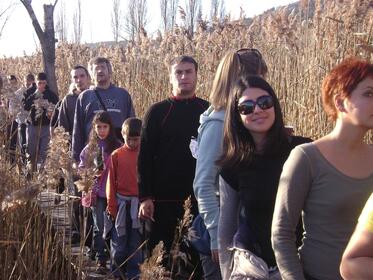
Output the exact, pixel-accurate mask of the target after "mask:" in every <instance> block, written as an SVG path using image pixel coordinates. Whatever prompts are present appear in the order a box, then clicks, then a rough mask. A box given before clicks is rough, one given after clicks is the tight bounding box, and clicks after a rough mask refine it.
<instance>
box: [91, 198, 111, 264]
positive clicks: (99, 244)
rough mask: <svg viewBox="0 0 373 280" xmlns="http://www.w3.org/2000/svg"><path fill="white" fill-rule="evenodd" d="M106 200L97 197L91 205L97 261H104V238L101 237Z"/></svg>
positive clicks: (105, 257) (105, 258)
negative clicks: (94, 203) (93, 204)
mask: <svg viewBox="0 0 373 280" xmlns="http://www.w3.org/2000/svg"><path fill="white" fill-rule="evenodd" d="M106 206H107V201H106V198H104V197H97V201H96V205H95V206H93V207H91V209H92V217H93V248H94V250H95V251H96V252H97V255H96V258H97V260H98V261H100V262H102V261H106V260H107V256H106V254H105V246H106V243H105V239H104V238H103V237H102V235H103V233H104V215H105V211H106Z"/></svg>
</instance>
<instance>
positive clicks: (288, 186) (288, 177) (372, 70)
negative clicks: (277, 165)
mask: <svg viewBox="0 0 373 280" xmlns="http://www.w3.org/2000/svg"><path fill="white" fill-rule="evenodd" d="M322 99H323V105H324V108H325V111H326V113H327V114H328V116H329V117H330V119H331V120H332V121H334V122H335V127H334V129H333V130H332V132H331V133H329V134H328V135H326V136H324V137H322V138H320V139H319V140H317V141H315V142H313V143H309V144H304V145H300V146H298V147H296V148H295V149H294V150H293V151H292V152H291V154H290V156H289V158H288V160H287V161H286V163H285V165H284V169H283V171H282V174H281V178H280V183H279V188H278V193H277V198H276V206H275V212H274V215H273V222H272V244H273V249H274V251H275V256H276V262H277V265H278V267H279V270H280V272H281V276H282V278H283V279H296V280H302V279H319V280H321V279H323V280H324V279H328V280H329V279H330V280H331V279H333V280H336V279H342V278H341V275H340V273H339V263H340V261H341V257H342V254H343V250H344V249H345V247H346V245H347V243H348V240H349V237H350V236H351V234H352V232H353V230H354V228H355V224H356V220H357V218H358V216H359V213H360V212H361V209H362V208H363V206H364V203H365V201H366V200H367V199H368V198H369V195H370V194H371V193H372V191H373V146H372V145H369V144H366V143H365V142H364V137H365V136H366V134H367V132H368V131H369V130H371V129H372V128H373V64H371V63H369V62H366V61H362V60H358V59H356V58H351V59H348V60H346V61H344V62H342V63H341V64H340V65H338V66H336V67H335V68H334V69H333V70H332V71H331V72H330V73H329V74H328V75H327V76H326V78H325V80H324V82H323V85H322ZM301 214H302V218H303V226H304V234H303V240H302V243H303V245H302V246H301V247H300V248H299V249H298V251H297V248H296V245H295V242H294V239H295V234H294V233H295V228H296V226H297V223H298V220H299V216H300V215H301Z"/></svg>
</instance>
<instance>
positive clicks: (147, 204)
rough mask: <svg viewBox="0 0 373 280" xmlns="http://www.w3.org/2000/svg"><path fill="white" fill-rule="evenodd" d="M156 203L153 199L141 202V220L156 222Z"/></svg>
mask: <svg viewBox="0 0 373 280" xmlns="http://www.w3.org/2000/svg"><path fill="white" fill-rule="evenodd" d="M153 215H154V203H153V200H152V199H150V198H149V199H147V200H144V201H143V202H141V204H140V208H139V218H140V219H150V220H151V221H153V222H154V218H153Z"/></svg>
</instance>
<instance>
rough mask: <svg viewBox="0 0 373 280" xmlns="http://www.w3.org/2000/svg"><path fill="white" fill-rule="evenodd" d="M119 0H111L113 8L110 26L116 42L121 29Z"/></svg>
mask: <svg viewBox="0 0 373 280" xmlns="http://www.w3.org/2000/svg"><path fill="white" fill-rule="evenodd" d="M120 2H121V1H120V0H113V10H112V12H111V28H112V32H113V36H114V41H115V42H117V43H118V41H119V38H120V32H121V30H122V11H121V8H120Z"/></svg>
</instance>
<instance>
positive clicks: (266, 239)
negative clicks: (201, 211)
mask: <svg viewBox="0 0 373 280" xmlns="http://www.w3.org/2000/svg"><path fill="white" fill-rule="evenodd" d="M310 141H311V139H309V138H304V137H300V136H292V137H291V141H290V142H289V143H288V144H286V145H284V146H283V147H282V148H281V149H280V151H278V153H276V154H272V155H254V156H253V159H252V161H251V162H250V163H249V164H248V165H247V166H245V167H244V168H243V169H241V170H240V171H238V172H237V173H236V176H237V178H236V180H237V181H236V182H235V183H237V186H234V188H235V189H236V190H237V191H238V193H239V197H240V200H241V205H242V207H243V211H244V218H241V220H240V223H245V224H246V226H247V227H248V228H247V229H246V230H247V232H242V236H243V237H245V238H244V239H242V240H239V242H242V243H243V244H244V247H246V249H250V250H251V251H253V252H254V253H255V254H257V255H259V256H260V257H261V258H263V259H264V260H265V262H266V263H267V264H268V265H269V266H274V265H276V260H275V256H274V253H273V250H272V245H271V224H272V216H273V211H274V205H275V200H276V194H277V187H278V183H279V179H280V175H281V171H282V167H283V165H284V163H285V161H286V159H287V158H288V156H289V153H290V151H291V150H292V149H293V148H294V147H295V146H297V145H300V144H303V143H307V142H310ZM241 229H242V228H241ZM248 236H250V238H248ZM250 239H252V240H250ZM253 240H255V241H253ZM252 242H254V243H255V242H257V245H258V246H255V245H254V244H251V243H252ZM251 246H253V247H251Z"/></svg>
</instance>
